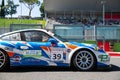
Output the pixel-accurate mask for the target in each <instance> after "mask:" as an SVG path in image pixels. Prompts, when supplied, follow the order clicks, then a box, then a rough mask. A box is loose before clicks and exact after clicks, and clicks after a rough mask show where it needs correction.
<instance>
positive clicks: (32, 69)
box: [3, 65, 120, 73]
mask: <svg viewBox="0 0 120 80" xmlns="http://www.w3.org/2000/svg"><path fill="white" fill-rule="evenodd" d="M114 71H120V67H119V66H116V65H111V69H110V70H103V69H97V70H94V71H77V70H74V69H72V68H70V67H11V68H10V69H9V70H7V71H3V72H8V73H9V72H13V73H14V72H15V73H16V72H18V73H19V72H20V73H21V72H114Z"/></svg>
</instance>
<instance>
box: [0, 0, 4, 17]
mask: <svg viewBox="0 0 120 80" xmlns="http://www.w3.org/2000/svg"><path fill="white" fill-rule="evenodd" d="M4 5H5V4H4V0H2V5H1V6H0V7H1V10H0V17H2V18H5V10H4Z"/></svg>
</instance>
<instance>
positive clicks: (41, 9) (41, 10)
mask: <svg viewBox="0 0 120 80" xmlns="http://www.w3.org/2000/svg"><path fill="white" fill-rule="evenodd" d="M40 12H41V17H42V18H44V17H45V12H44V3H42V4H41V6H40Z"/></svg>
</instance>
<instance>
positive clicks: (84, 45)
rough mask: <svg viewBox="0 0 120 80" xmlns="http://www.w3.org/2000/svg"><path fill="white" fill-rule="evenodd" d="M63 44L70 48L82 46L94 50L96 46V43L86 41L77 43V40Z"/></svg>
mask: <svg viewBox="0 0 120 80" xmlns="http://www.w3.org/2000/svg"><path fill="white" fill-rule="evenodd" d="M65 44H66V45H67V46H68V47H70V48H71V49H75V48H77V47H84V48H90V49H93V50H95V49H96V48H97V45H95V44H86V43H78V42H67V43H65Z"/></svg>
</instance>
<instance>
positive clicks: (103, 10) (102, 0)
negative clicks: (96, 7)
mask: <svg viewBox="0 0 120 80" xmlns="http://www.w3.org/2000/svg"><path fill="white" fill-rule="evenodd" d="M105 3H106V1H105V0H101V4H102V8H103V9H102V17H103V25H105Z"/></svg>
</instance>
